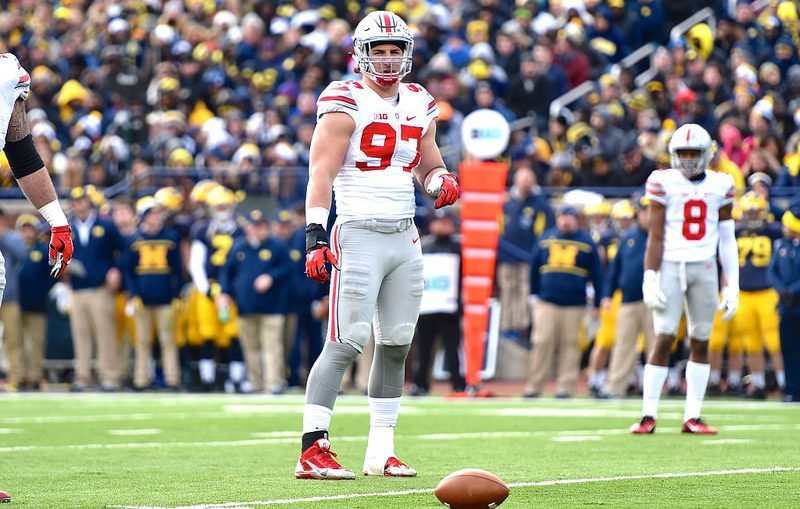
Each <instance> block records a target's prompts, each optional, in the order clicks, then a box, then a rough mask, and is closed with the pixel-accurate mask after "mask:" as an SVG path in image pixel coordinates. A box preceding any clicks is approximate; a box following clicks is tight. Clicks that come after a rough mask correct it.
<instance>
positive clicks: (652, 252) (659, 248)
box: [644, 237, 664, 270]
mask: <svg viewBox="0 0 800 509" xmlns="http://www.w3.org/2000/svg"><path fill="white" fill-rule="evenodd" d="M663 253H664V242H663V241H662V240H658V239H654V238H652V237H651V238H649V239H648V240H647V249H646V250H645V253H644V270H658V269H660V268H661V257H662V255H663Z"/></svg>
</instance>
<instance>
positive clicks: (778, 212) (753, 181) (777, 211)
mask: <svg viewBox="0 0 800 509" xmlns="http://www.w3.org/2000/svg"><path fill="white" fill-rule="evenodd" d="M772 182H773V180H772V178H771V177H770V176H769V175H767V174H766V173H761V172H756V173H753V174H752V175H750V176H749V177H747V185H748V187H749V188H750V189H751V190H752V191H754V192H755V193H756V194H757V195H759V196H760V197H762V198H763V199H764V200H766V202H767V203H769V216H768V220H769V221H775V220H777V219H778V218H780V217H783V212H784V209H783V208H781V207H780V206H779V205H778V204H777V203H776V202H775V200H774V199H773V198H772Z"/></svg>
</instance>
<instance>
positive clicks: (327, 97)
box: [317, 81, 439, 220]
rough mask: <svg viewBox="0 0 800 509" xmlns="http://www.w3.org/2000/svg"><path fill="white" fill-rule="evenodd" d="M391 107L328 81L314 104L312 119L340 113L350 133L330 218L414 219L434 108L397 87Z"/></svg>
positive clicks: (421, 92)
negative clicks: (349, 122)
mask: <svg viewBox="0 0 800 509" xmlns="http://www.w3.org/2000/svg"><path fill="white" fill-rule="evenodd" d="M399 96H400V97H399V101H398V103H397V105H396V106H395V105H393V104H389V103H388V102H386V101H385V100H384V99H383V98H382V97H380V96H379V95H378V94H377V93H376V92H374V91H373V90H371V89H370V88H368V87H366V86H364V85H363V84H361V83H360V82H358V81H334V82H332V83H331V84H330V85H328V87H327V88H326V89H325V90H324V91H323V92H322V94H320V96H319V99H318V100H317V118H320V117H322V115H324V114H325V113H330V112H333V111H340V112H344V113H347V114H348V115H350V116H351V117H352V118H353V120H355V123H356V128H355V131H353V135H352V136H351V137H350V146H349V147H348V149H347V155H346V156H345V158H344V162H343V163H342V168H341V169H340V170H339V174H338V176H337V177H336V179H335V180H334V181H333V190H334V193H335V195H336V214H337V215H338V216H339V217H341V218H342V219H343V220H351V219H406V218H411V217H414V210H415V208H416V207H415V203H414V176H413V173H412V171H413V170H414V168H416V167H417V165H418V164H419V161H420V158H421V154H420V144H421V142H422V137H423V136H424V135H425V132H426V131H427V130H428V127H429V126H430V123H431V121H432V120H434V119H435V118H437V117H438V116H439V106H438V105H437V103H436V100H435V99H434V98H433V97H431V95H430V94H429V93H428V91H427V90H425V89H424V88H423V87H422V86H420V85H416V84H411V83H401V84H400V93H399Z"/></svg>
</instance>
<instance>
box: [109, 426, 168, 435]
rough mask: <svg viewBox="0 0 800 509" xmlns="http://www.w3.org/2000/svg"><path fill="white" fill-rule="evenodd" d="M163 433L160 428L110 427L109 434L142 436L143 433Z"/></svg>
mask: <svg viewBox="0 0 800 509" xmlns="http://www.w3.org/2000/svg"><path fill="white" fill-rule="evenodd" d="M159 433H161V430H160V429H155V428H152V429H110V430H108V434H109V435H114V436H120V437H127V436H141V435H158V434H159Z"/></svg>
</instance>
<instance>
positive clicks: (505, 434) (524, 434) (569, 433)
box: [0, 424, 800, 453]
mask: <svg viewBox="0 0 800 509" xmlns="http://www.w3.org/2000/svg"><path fill="white" fill-rule="evenodd" d="M717 429H719V430H720V431H723V432H724V431H732V432H736V431H755V430H758V431H763V430H765V429H773V430H793V429H800V424H771V425H770V424H765V425H749V426H719V427H718V428H717ZM679 431H680V430H679V429H678V428H677V427H673V428H669V429H659V430H657V431H656V434H664V433H678V432H679ZM281 433H283V432H281ZM628 433H629V432H628V430H627V429H622V428H612V429H593V430H563V431H479V432H473V433H428V434H424V435H397V436H396V437H395V438H397V439H398V440H404V439H409V440H431V441H443V440H463V439H471V440H474V439H481V438H486V439H489V438H533V437H544V438H553V437H565V436H566V437H576V436H593V435H597V436H600V435H627V434H628ZM297 440H298V437H297V436H276V437H274V438H253V439H249V440H212V441H197V442H176V441H173V442H129V443H106V444H60V445H16V446H9V447H0V453H12V452H29V451H50V450H58V449H64V450H71V451H75V450H77V451H80V450H98V449H155V448H181V447H238V446H251V445H272V444H293V443H296V442H297ZM366 440H367V435H353V436H339V437H335V438H334V441H335V442H363V441H366Z"/></svg>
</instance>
